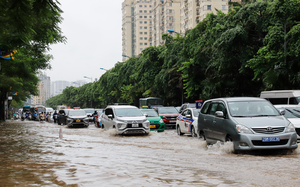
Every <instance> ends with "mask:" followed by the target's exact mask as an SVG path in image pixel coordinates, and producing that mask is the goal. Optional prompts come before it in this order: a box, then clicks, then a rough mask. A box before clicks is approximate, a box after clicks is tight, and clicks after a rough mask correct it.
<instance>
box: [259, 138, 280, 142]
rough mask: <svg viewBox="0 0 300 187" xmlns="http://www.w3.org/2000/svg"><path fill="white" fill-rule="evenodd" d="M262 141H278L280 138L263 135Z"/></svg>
mask: <svg viewBox="0 0 300 187" xmlns="http://www.w3.org/2000/svg"><path fill="white" fill-rule="evenodd" d="M262 141H263V142H279V141H280V138H279V137H263V138H262Z"/></svg>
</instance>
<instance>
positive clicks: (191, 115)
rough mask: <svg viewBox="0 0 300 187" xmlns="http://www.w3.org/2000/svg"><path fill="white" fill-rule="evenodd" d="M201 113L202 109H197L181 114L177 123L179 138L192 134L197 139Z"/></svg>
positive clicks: (188, 109)
mask: <svg viewBox="0 0 300 187" xmlns="http://www.w3.org/2000/svg"><path fill="white" fill-rule="evenodd" d="M199 112H200V109H196V108H187V109H185V110H183V111H182V112H181V114H180V115H179V116H178V118H177V121H176V131H177V134H178V135H179V136H181V135H183V134H191V135H192V136H193V137H197V135H198V134H197V132H198V115H199Z"/></svg>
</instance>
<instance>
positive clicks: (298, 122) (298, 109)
mask: <svg viewBox="0 0 300 187" xmlns="http://www.w3.org/2000/svg"><path fill="white" fill-rule="evenodd" d="M274 106H275V107H276V108H277V109H278V110H281V109H284V110H285V114H284V117H286V118H287V119H288V120H289V121H290V122H291V123H292V124H293V125H294V127H295V130H296V132H297V142H300V105H274Z"/></svg>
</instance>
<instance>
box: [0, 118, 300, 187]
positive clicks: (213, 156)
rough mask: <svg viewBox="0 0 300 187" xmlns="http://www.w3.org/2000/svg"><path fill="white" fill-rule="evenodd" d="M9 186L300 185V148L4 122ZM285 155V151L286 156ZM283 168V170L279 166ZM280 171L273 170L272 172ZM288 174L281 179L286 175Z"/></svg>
mask: <svg viewBox="0 0 300 187" xmlns="http://www.w3.org/2000/svg"><path fill="white" fill-rule="evenodd" d="M0 140H1V144H0V159H1V160H0V161H1V170H0V172H1V177H0V184H1V185H2V186H130V187H132V186H138V187H140V186H267V185H268V186H283V185H284V186H295V185H296V184H298V183H299V182H300V181H299V179H298V177H295V171H297V170H299V168H298V160H299V151H298V150H296V151H294V152H281V151H265V153H263V152H248V153H242V154H233V153H232V152H233V149H232V148H233V146H232V143H230V142H227V143H217V144H214V145H209V146H207V145H206V143H205V141H201V140H199V139H197V138H193V137H189V136H185V135H184V136H178V135H177V134H176V131H175V130H166V131H165V132H160V133H158V132H150V134H149V135H148V136H119V135H116V133H115V130H108V131H105V130H103V129H100V128H96V127H94V126H93V125H90V126H89V127H88V128H67V127H66V126H59V125H56V124H51V123H40V122H9V123H6V124H5V125H1V126H0ZM283 153H284V154H283ZM274 168H276V170H274ZM270 171H272V172H270ZM278 176H280V177H278Z"/></svg>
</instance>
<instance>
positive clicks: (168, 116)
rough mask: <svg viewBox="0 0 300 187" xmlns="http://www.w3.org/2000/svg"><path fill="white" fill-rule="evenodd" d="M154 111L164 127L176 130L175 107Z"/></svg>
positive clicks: (177, 114) (176, 114)
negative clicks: (160, 117)
mask: <svg viewBox="0 0 300 187" xmlns="http://www.w3.org/2000/svg"><path fill="white" fill-rule="evenodd" d="M156 111H157V113H158V115H159V116H163V117H162V119H163V121H164V122H165V125H166V127H171V128H174V129H175V128H176V119H177V117H178V116H179V113H178V111H177V110H176V108H175V107H157V108H156Z"/></svg>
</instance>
